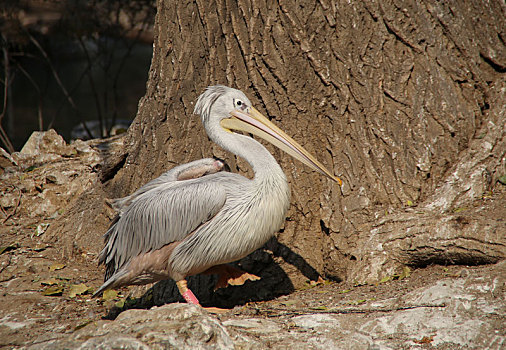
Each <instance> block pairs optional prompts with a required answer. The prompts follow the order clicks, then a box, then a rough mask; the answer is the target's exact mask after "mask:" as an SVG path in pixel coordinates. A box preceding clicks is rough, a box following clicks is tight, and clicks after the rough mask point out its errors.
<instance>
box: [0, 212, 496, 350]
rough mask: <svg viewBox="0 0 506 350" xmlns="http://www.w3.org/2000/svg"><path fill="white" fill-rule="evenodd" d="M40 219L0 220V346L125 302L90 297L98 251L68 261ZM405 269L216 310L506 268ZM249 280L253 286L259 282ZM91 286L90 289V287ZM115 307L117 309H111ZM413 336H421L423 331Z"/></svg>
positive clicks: (329, 300)
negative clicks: (44, 235)
mask: <svg viewBox="0 0 506 350" xmlns="http://www.w3.org/2000/svg"><path fill="white" fill-rule="evenodd" d="M4 221H5V220H4ZM44 222H46V223H47V222H48V221H47V220H45V221H44ZM39 225H40V222H39V221H38V220H36V219H32V220H27V218H24V217H19V216H16V215H14V216H13V217H11V218H9V220H7V221H5V222H4V223H3V224H2V226H1V228H0V247H2V251H1V255H0V288H1V289H0V290H1V294H0V347H1V348H17V347H26V346H29V345H32V344H35V343H38V342H42V341H47V340H49V339H58V338H64V337H68V336H69V335H70V334H71V333H73V332H75V331H76V330H78V329H80V328H82V327H83V326H85V325H87V324H89V323H93V322H95V321H98V320H101V319H104V318H108V319H111V318H114V317H115V316H116V315H117V314H118V312H119V311H120V310H121V309H118V308H117V306H121V305H120V304H118V302H120V303H121V300H124V297H123V296H124V295H127V294H128V289H126V288H125V289H122V290H121V291H120V293H119V294H118V295H117V296H112V298H111V299H110V300H104V299H103V298H92V297H91V294H90V292H91V291H92V289H96V288H97V287H98V286H99V285H100V284H101V282H102V276H103V271H102V269H101V268H98V267H97V264H96V260H95V257H94V256H93V255H91V254H86V253H83V254H82V255H81V256H80V257H78V258H77V259H75V260H72V261H64V260H63V258H62V253H61V247H60V246H58V243H56V244H54V245H47V244H45V243H42V242H41V239H40V237H41V234H40V233H41V232H42V230H43V228H41V226H39ZM37 229H38V230H39V231H37ZM405 272H406V273H405V274H404V275H401V276H394V277H392V278H390V279H385V280H384V281H382V282H380V283H378V284H371V285H354V284H353V283H351V282H343V283H334V282H328V281H323V280H321V281H320V282H319V283H314V282H313V283H308V284H307V288H306V289H304V290H298V291H296V292H294V293H292V294H290V295H286V296H281V297H279V298H277V299H274V300H270V301H264V302H254V303H247V304H245V305H237V306H236V307H235V308H234V309H232V310H230V311H229V312H227V313H225V314H222V315H219V316H217V317H219V319H220V320H221V321H224V320H230V319H232V318H241V317H246V316H256V317H265V318H271V319H272V318H273V317H277V318H279V317H282V316H284V315H285V316H286V315H287V314H290V315H298V314H305V313H311V312H314V310H326V309H327V308H329V307H330V306H332V305H334V304H336V303H338V304H341V305H343V304H344V305H348V306H353V305H357V306H359V305H362V306H363V305H367V304H370V303H371V302H374V301H375V300H383V299H388V298H399V299H402V296H403V295H405V294H407V293H408V292H410V291H413V290H414V289H416V288H420V287H422V286H424V285H429V284H431V283H433V282H434V281H437V280H440V279H443V278H448V277H450V278H459V277H465V276H466V275H469V274H470V273H474V274H479V275H481V276H484V277H487V276H496V275H498V274H502V273H504V271H502V272H501V269H500V268H499V267H498V265H485V266H474V267H468V266H438V265H432V266H428V267H426V268H422V269H416V270H413V271H407V270H406V271H405ZM248 283H251V286H252V287H253V283H255V282H248ZM256 283H261V282H256ZM80 284H85V285H86V287H83V289H81V290H78V291H77V292H76V293H75V294H76V295H71V293H72V292H71V287H72V286H73V285H80ZM87 287H89V288H90V289H89V290H86V289H87ZM50 288H52V289H50ZM45 294H50V295H45ZM133 304H135V303H134V302H132V301H131V300H130V301H127V302H126V303H125V305H127V306H123V309H128V308H132V307H146V306H149V305H146V304H145V305H144V306H139V305H137V306H135V305H133ZM148 304H149V303H148ZM111 309H113V310H114V311H113V312H110V310H111ZM413 336H414V337H415V338H416V337H417V336H418V335H413ZM419 338H420V339H422V340H423V335H419ZM427 339H428V338H427ZM427 339H426V341H427V342H428V343H430V341H429V340H427ZM422 340H420V341H422Z"/></svg>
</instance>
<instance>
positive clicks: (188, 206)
mask: <svg viewBox="0 0 506 350" xmlns="http://www.w3.org/2000/svg"><path fill="white" fill-rule="evenodd" d="M220 175H222V173H218V174H213V175H207V176H204V177H201V178H198V179H192V180H185V181H175V182H170V183H166V184H161V185H158V186H156V187H153V188H151V189H149V190H147V191H145V192H143V193H140V194H138V195H137V196H136V197H135V198H133V199H132V200H131V202H130V204H129V205H128V206H127V207H126V208H122V210H121V212H120V213H119V214H118V217H117V218H116V219H115V220H114V221H113V223H112V225H111V227H110V228H109V230H108V231H107V233H106V234H105V239H106V241H107V243H106V246H105V247H104V249H103V250H102V252H101V253H100V260H99V262H100V263H104V264H106V266H107V269H106V276H105V280H107V279H108V278H109V277H110V276H112V274H114V272H116V271H118V269H120V268H121V267H122V266H124V265H125V264H126V263H127V262H128V261H130V260H131V259H132V258H134V257H136V256H138V255H139V254H142V253H146V252H149V251H151V250H156V249H160V248H161V247H163V246H164V245H167V244H170V243H172V242H175V241H180V240H183V239H184V238H185V237H187V236H188V235H189V234H191V233H192V232H193V231H194V230H195V229H197V228H198V227H199V226H200V225H202V224H203V223H205V222H206V221H208V220H210V219H211V218H212V217H214V216H215V215H216V214H217V213H218V212H219V211H220V209H221V208H222V207H223V205H224V204H225V201H226V197H227V195H226V191H225V189H224V188H223V186H222V185H220V182H221V181H219V178H220Z"/></svg>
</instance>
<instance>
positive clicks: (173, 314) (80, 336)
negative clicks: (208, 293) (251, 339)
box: [29, 304, 234, 349]
mask: <svg viewBox="0 0 506 350" xmlns="http://www.w3.org/2000/svg"><path fill="white" fill-rule="evenodd" d="M84 340H85V341H84ZM83 341H84V342H83ZM64 348H66V349H75V348H80V349H120V348H121V349H153V348H156V349H166V348H169V349H233V348H234V346H233V342H232V339H231V338H230V336H229V334H228V332H227V330H226V329H225V328H224V327H223V326H222V325H221V324H220V322H219V321H218V320H216V318H214V317H213V316H210V315H209V314H208V313H207V312H206V311H204V310H203V309H202V308H200V307H197V306H194V305H188V304H171V305H165V306H162V307H153V308H152V309H150V310H128V311H125V312H123V313H121V314H120V315H119V316H118V318H117V319H116V320H114V321H99V322H97V323H92V324H90V325H88V326H86V327H84V328H83V329H81V330H79V331H77V332H75V333H74V334H72V335H71V336H70V337H69V338H67V339H63V340H48V341H45V342H42V343H39V344H35V345H32V346H31V347H29V349H64Z"/></svg>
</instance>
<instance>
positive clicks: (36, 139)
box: [19, 129, 74, 156]
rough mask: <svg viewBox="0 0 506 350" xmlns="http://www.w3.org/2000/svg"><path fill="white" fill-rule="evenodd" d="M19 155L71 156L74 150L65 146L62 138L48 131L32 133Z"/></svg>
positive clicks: (53, 131)
mask: <svg viewBox="0 0 506 350" xmlns="http://www.w3.org/2000/svg"><path fill="white" fill-rule="evenodd" d="M19 153H21V154H23V155H29V156H37V155H40V154H42V153H54V154H58V155H61V156H71V155H73V154H74V150H73V148H72V147H70V146H69V145H67V143H66V142H65V140H64V139H63V137H61V136H60V135H58V134H57V133H56V131H55V130H53V129H51V130H49V131H35V132H33V133H32V135H31V136H30V138H29V139H28V141H26V143H25V145H24V146H23V148H22V149H21V151H20V152H19Z"/></svg>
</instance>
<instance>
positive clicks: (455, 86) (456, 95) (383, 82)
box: [55, 0, 506, 288]
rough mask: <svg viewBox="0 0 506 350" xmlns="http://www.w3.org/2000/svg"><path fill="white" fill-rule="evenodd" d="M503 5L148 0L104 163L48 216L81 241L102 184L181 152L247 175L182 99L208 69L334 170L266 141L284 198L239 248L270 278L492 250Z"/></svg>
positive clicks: (143, 176) (499, 163)
mask: <svg viewBox="0 0 506 350" xmlns="http://www.w3.org/2000/svg"><path fill="white" fill-rule="evenodd" d="M505 12H506V9H505V8H504V5H503V4H501V2H494V1H492V2H476V1H459V2H437V1H427V2H425V3H423V4H420V3H419V2H417V1H381V2H379V3H372V2H355V1H354V2H351V3H349V2H346V1H329V0H320V1H317V2H314V1H305V0H301V1H279V2H275V3H273V2H270V1H261V0H260V1H256V0H253V1H249V0H240V1H230V0H217V1H202V0H197V1H177V2H173V1H163V0H159V1H158V13H157V17H156V23H155V41H154V46H153V48H154V51H153V60H152V64H151V69H150V72H149V80H148V83H147V91H146V95H145V97H144V98H143V99H142V100H141V101H140V103H139V111H138V115H137V117H136V119H135V122H134V124H133V126H132V127H131V128H130V130H129V132H128V135H127V136H126V140H125V145H127V146H126V147H125V149H124V155H125V157H123V158H122V157H118V159H122V160H123V162H122V163H119V165H120V166H121V168H120V170H119V171H118V172H117V173H116V172H114V171H113V172H109V173H108V174H109V175H108V176H105V177H104V185H103V186H102V187H100V188H98V189H96V190H95V191H94V192H92V193H90V194H88V195H87V197H85V198H82V199H81V200H80V202H79V203H78V204H76V206H75V207H74V208H73V209H72V210H71V211H70V213H69V216H70V217H71V218H72V217H74V218H76V219H75V220H74V219H72V220H69V219H68V217H67V220H66V221H65V223H62V224H61V225H59V226H58V225H55V227H56V228H55V230H60V231H61V230H63V231H64V232H67V233H68V234H69V237H71V238H70V242H72V244H73V245H74V248H75V247H76V246H77V247H82V249H87V250H88V251H90V250H92V251H93V250H96V249H98V248H99V247H98V244H97V237H98V236H99V235H100V234H101V233H102V232H104V229H105V227H104V224H105V223H106V222H107V220H106V219H105V218H106V214H104V213H105V209H104V207H103V206H102V202H101V201H102V200H103V197H104V196H109V197H118V196H123V195H126V194H128V193H129V192H131V191H133V190H135V189H136V188H138V187H139V186H141V185H142V184H144V183H146V182H147V181H149V180H150V179H152V178H154V177H156V176H157V175H159V174H160V173H162V172H163V171H165V170H167V169H169V168H171V167H172V166H174V165H175V164H179V163H182V162H187V161H190V160H193V159H197V158H202V157H206V156H217V157H220V158H224V159H225V160H226V161H227V162H228V164H229V165H230V167H231V168H232V170H233V171H237V172H240V173H245V174H249V175H251V174H250V170H249V169H248V166H247V164H246V163H245V162H244V161H243V160H241V159H236V158H234V157H233V156H231V155H229V154H227V153H225V152H224V151H223V150H221V149H220V148H219V147H217V146H215V145H213V144H212V143H211V142H210V141H209V140H208V139H207V137H206V135H205V133H204V131H203V128H202V126H201V123H200V120H199V119H198V117H197V116H195V115H192V111H193V105H194V102H195V100H196V98H197V96H198V95H199V94H200V93H201V92H202V91H203V89H204V88H205V87H206V86H208V85H212V84H218V83H219V84H225V85H229V86H233V87H237V88H239V89H241V90H243V91H244V92H245V93H246V94H247V95H248V96H249V97H250V98H251V100H252V101H253V103H254V105H255V106H256V107H257V108H258V109H259V110H260V111H262V112H263V113H264V114H265V115H268V116H270V117H271V118H272V119H273V120H274V122H275V123H277V124H278V125H279V126H280V127H281V128H282V129H284V130H285V131H286V132H287V133H288V134H290V135H291V136H292V137H293V138H294V139H296V140H298V141H299V142H300V143H301V144H303V146H304V147H306V148H307V149H308V150H309V151H310V152H311V153H313V154H315V155H316V156H317V157H318V158H319V159H320V160H321V161H322V162H323V163H324V164H325V165H327V166H328V167H329V168H330V169H334V171H335V173H336V174H337V175H339V176H340V177H341V178H342V179H343V182H344V185H343V187H342V188H339V187H338V186H336V185H334V184H332V183H331V182H330V181H328V180H326V179H325V178H323V177H322V176H320V175H318V174H315V173H313V172H311V171H310V170H308V169H307V168H305V167H304V166H303V165H302V164H299V163H295V162H293V161H292V159H291V158H290V157H289V156H287V155H285V154H283V153H281V152H280V151H278V150H276V149H273V148H272V147H270V146H268V147H270V148H269V149H270V150H272V152H273V153H274V155H275V157H276V158H277V159H278V160H279V162H280V164H281V166H282V167H283V169H284V170H285V172H286V174H287V176H288V179H289V181H290V183H291V188H292V204H291V208H290V211H289V213H288V217H287V218H286V222H285V225H284V227H283V229H282V230H281V231H280V233H279V234H278V235H277V237H276V239H275V240H273V241H272V242H269V243H268V244H267V246H266V249H264V250H263V251H261V252H257V253H254V254H253V256H252V257H250V258H249V259H246V260H245V261H244V262H243V263H244V264H245V265H246V266H247V267H249V268H250V269H252V271H253V272H255V273H260V274H261V275H263V276H264V277H266V279H267V281H269V276H272V279H271V280H272V281H274V282H273V283H272V284H270V285H269V286H271V287H272V286H275V285H276V284H279V280H280V278H281V277H280V273H279V272H284V273H285V274H286V275H287V276H288V277H289V278H288V279H285V284H282V285H283V286H284V287H283V288H293V285H294V286H295V287H298V286H301V285H302V284H303V283H304V282H305V281H306V280H307V279H308V278H314V277H315V275H317V274H321V275H323V276H326V277H327V278H333V279H337V280H342V279H352V280H356V281H358V282H363V281H377V280H379V279H381V278H382V277H384V276H386V275H389V274H393V273H395V272H397V271H398V270H399V269H400V268H402V266H403V265H412V266H423V265H426V264H430V263H446V264H450V263H454V264H478V263H493V262H496V261H498V260H500V259H503V258H504V256H505V244H506V242H505V236H506V235H505V234H504V233H505V232H506V220H505V219H506V213H505V210H504V205H505V203H506V200H505V190H504V188H503V187H501V185H500V184H498V183H497V179H498V177H499V176H500V175H503V174H504V173H505V172H506V160H505V153H506V139H505V135H506V116H505V108H504V106H505V102H506V97H505V89H506V84H505V79H504V78H505V71H506V47H505V41H506V32H505V31H504V30H505V28H506V20H505V18H506V13H505ZM118 168H119V166H118ZM108 169H109V170H110V169H111V167H108ZM490 191H493V193H492V194H490ZM487 196H489V197H490V196H491V198H493V199H494V201H491V200H488V201H487ZM484 197H485V199H484ZM494 203H495V204H494ZM90 207H91V208H93V209H92V210H89V211H86V210H84V209H85V208H90ZM94 218H98V219H94ZM97 222H99V224H98V225H97ZM79 224H80V225H81V226H80V229H78V228H79ZM273 262H275V263H276V264H273ZM273 266H276V267H275V268H274V267H273ZM280 268H281V269H282V271H280V270H279V269H280ZM259 270H260V271H259ZM269 271H270V272H269ZM276 273H277V274H276ZM281 275H282V274H281ZM266 283H267V284H268V282H266ZM287 286H288V287H287Z"/></svg>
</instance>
